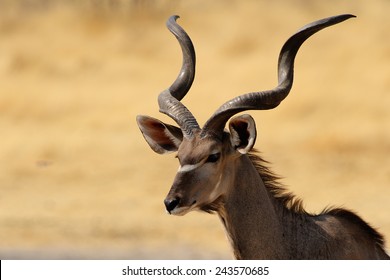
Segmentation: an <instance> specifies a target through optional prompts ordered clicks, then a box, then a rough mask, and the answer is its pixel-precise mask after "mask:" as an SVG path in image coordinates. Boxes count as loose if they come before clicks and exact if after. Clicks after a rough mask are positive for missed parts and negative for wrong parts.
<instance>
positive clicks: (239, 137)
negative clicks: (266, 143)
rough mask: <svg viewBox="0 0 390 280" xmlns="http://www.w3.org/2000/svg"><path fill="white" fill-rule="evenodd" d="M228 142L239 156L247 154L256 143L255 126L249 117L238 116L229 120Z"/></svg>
mask: <svg viewBox="0 0 390 280" xmlns="http://www.w3.org/2000/svg"><path fill="white" fill-rule="evenodd" d="M229 130H230V142H231V143H232V145H233V147H234V148H235V149H236V150H237V151H238V152H240V153H241V154H246V153H248V152H249V151H250V150H251V149H252V148H253V146H254V145H255V142H256V136H257V132H256V124H255V121H254V119H253V118H252V117H251V116H250V115H247V114H245V115H240V116H237V117H235V118H233V119H231V120H230V122H229Z"/></svg>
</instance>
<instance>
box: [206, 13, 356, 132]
mask: <svg viewBox="0 0 390 280" xmlns="http://www.w3.org/2000/svg"><path fill="white" fill-rule="evenodd" d="M351 17H355V16H354V15H350V14H344V15H339V16H333V17H329V18H325V19H321V20H318V21H315V22H312V23H310V24H308V25H305V26H304V27H302V28H301V29H300V30H299V31H298V32H297V33H295V34H294V35H292V36H291V37H290V38H289V39H288V40H287V41H286V43H285V44H284V45H283V47H282V49H281V51H280V54H279V61H278V86H277V87H276V88H274V89H272V90H268V91H260V92H251V93H247V94H244V95H240V96H238V97H236V98H234V99H232V100H230V101H228V102H226V103H224V104H223V105H222V106H221V107H219V109H218V110H217V111H216V112H215V113H214V114H213V115H212V116H211V118H210V119H209V120H208V121H207V122H206V124H205V125H204V127H203V129H202V135H203V136H204V135H206V134H207V133H209V132H212V133H213V134H216V135H219V136H222V132H223V129H224V127H225V124H226V122H227V121H228V120H229V119H230V118H231V117H232V116H233V115H235V114H237V113H239V112H242V111H246V110H268V109H272V108H275V107H277V106H278V105H279V104H280V102H282V100H283V99H285V98H286V96H287V95H288V93H289V92H290V90H291V87H292V84H293V77H294V59H295V56H296V54H297V52H298V50H299V48H300V46H301V45H302V44H303V42H305V41H306V39H308V38H309V37H310V36H312V35H313V34H315V33H316V32H318V31H320V30H321V29H323V28H326V27H329V26H331V25H334V24H337V23H340V22H342V21H344V20H347V19H349V18H351Z"/></svg>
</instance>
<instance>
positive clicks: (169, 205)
mask: <svg viewBox="0 0 390 280" xmlns="http://www.w3.org/2000/svg"><path fill="white" fill-rule="evenodd" d="M179 203H180V198H179V197H175V198H174V199H165V200H164V204H165V208H166V209H167V211H168V213H169V214H171V211H172V210H173V209H175V208H176V206H177V205H179Z"/></svg>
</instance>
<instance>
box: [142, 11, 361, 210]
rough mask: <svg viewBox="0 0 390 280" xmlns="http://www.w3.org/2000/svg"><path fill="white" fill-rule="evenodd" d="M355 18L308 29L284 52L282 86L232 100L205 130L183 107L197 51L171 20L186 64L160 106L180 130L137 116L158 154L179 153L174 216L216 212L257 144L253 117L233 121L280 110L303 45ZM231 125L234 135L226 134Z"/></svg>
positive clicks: (170, 206) (171, 200) (171, 196)
mask: <svg viewBox="0 0 390 280" xmlns="http://www.w3.org/2000/svg"><path fill="white" fill-rule="evenodd" d="M351 17H354V16H353V15H348V14H346V15H339V16H334V17H329V18H325V19H322V20H318V21H315V22H313V23H311V24H308V25H306V26H304V27H303V28H302V29H300V30H299V31H298V32H297V33H295V34H294V35H293V36H291V37H290V38H289V39H288V40H287V41H286V43H285V44H284V45H283V47H282V49H281V52H280V55H279V61H278V85H277V87H276V88H274V89H272V90H267V91H259V92H251V93H247V94H244V95H240V96H238V97H236V98H234V99H232V100H229V101H227V102H226V103H224V104H223V105H222V106H221V107H219V109H218V110H217V111H216V112H215V113H214V114H213V115H212V116H211V117H210V119H209V120H208V121H207V122H206V124H205V125H204V126H203V128H200V126H199V124H198V122H197V121H196V119H195V117H194V116H193V115H192V114H191V112H190V111H189V110H188V109H187V108H186V107H185V106H184V105H183V104H182V103H181V102H180V100H181V99H183V97H184V96H185V95H186V93H187V92H188V90H189V89H190V87H191V85H192V82H193V80H194V76H195V51H194V47H193V44H192V42H191V39H190V38H189V36H188V35H187V33H186V32H185V31H184V30H183V29H182V28H181V27H180V26H179V25H178V24H177V23H176V19H177V18H178V16H172V17H170V18H169V19H168V21H167V27H168V29H169V30H170V31H171V32H172V33H173V34H174V35H175V37H176V38H177V40H178V42H179V43H180V46H181V49H182V53H183V64H182V68H181V70H180V73H179V75H178V77H177V79H176V80H175V82H174V83H173V84H172V85H171V86H170V87H169V88H168V89H166V90H164V91H163V92H162V93H161V94H160V95H159V97H158V104H159V106H160V112H161V113H164V114H166V115H168V116H169V117H171V118H172V119H173V120H174V121H175V122H176V123H177V124H178V126H179V127H176V126H173V125H169V124H166V123H163V122H161V121H159V120H157V119H155V118H152V117H149V116H137V123H138V126H139V128H140V130H141V132H142V134H143V136H144V138H145V140H146V142H147V143H148V144H149V146H150V147H151V148H152V150H153V151H155V152H156V153H159V154H166V153H171V152H177V158H178V159H179V162H180V167H179V170H178V172H177V175H176V177H175V179H174V182H173V185H172V187H171V189H170V191H169V193H168V195H167V197H166V199H165V201H164V203H165V206H166V209H167V211H168V212H169V213H170V214H175V215H184V214H186V213H188V212H189V211H191V210H195V209H198V210H205V211H211V210H216V209H215V207H216V205H217V203H218V201H219V200H220V199H221V198H223V195H224V192H225V191H226V190H225V186H224V184H223V181H224V180H225V178H226V177H229V176H231V173H232V172H234V168H232V166H233V165H234V162H235V160H236V159H239V158H240V157H242V156H244V155H245V154H247V153H248V152H249V151H250V150H251V149H252V147H253V145H254V144H255V140H256V125H255V122H254V120H253V118H252V117H251V116H250V115H241V116H237V117H234V118H232V119H231V120H230V121H229V119H230V118H231V117H232V116H234V115H235V114H237V113H239V112H242V111H246V110H268V109H272V108H275V107H277V106H278V105H279V104H280V102H281V101H282V100H283V99H284V98H286V96H287V95H288V93H289V92H290V89H291V87H292V83H293V68H294V59H295V56H296V54H297V52H298V49H299V47H300V46H301V45H302V43H303V42H304V41H305V40H306V39H307V38H309V37H310V36H311V35H313V34H314V33H316V32H318V31H319V30H321V29H323V28H325V27H328V26H331V25H334V24H337V23H339V22H342V21H344V20H346V19H348V18H351ZM228 121H229V131H225V130H224V128H225V125H226V123H227V122H228Z"/></svg>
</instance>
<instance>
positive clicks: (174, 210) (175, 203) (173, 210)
mask: <svg viewBox="0 0 390 280" xmlns="http://www.w3.org/2000/svg"><path fill="white" fill-rule="evenodd" d="M181 201H182V199H181V198H180V197H178V196H176V197H174V198H169V197H167V198H166V199H165V200H164V204H165V209H166V210H167V212H168V214H170V215H180V216H182V215H184V214H186V213H187V212H189V211H190V210H192V208H193V207H194V206H195V205H196V202H197V201H196V200H193V201H192V203H191V204H190V205H189V206H180V202H181Z"/></svg>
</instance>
